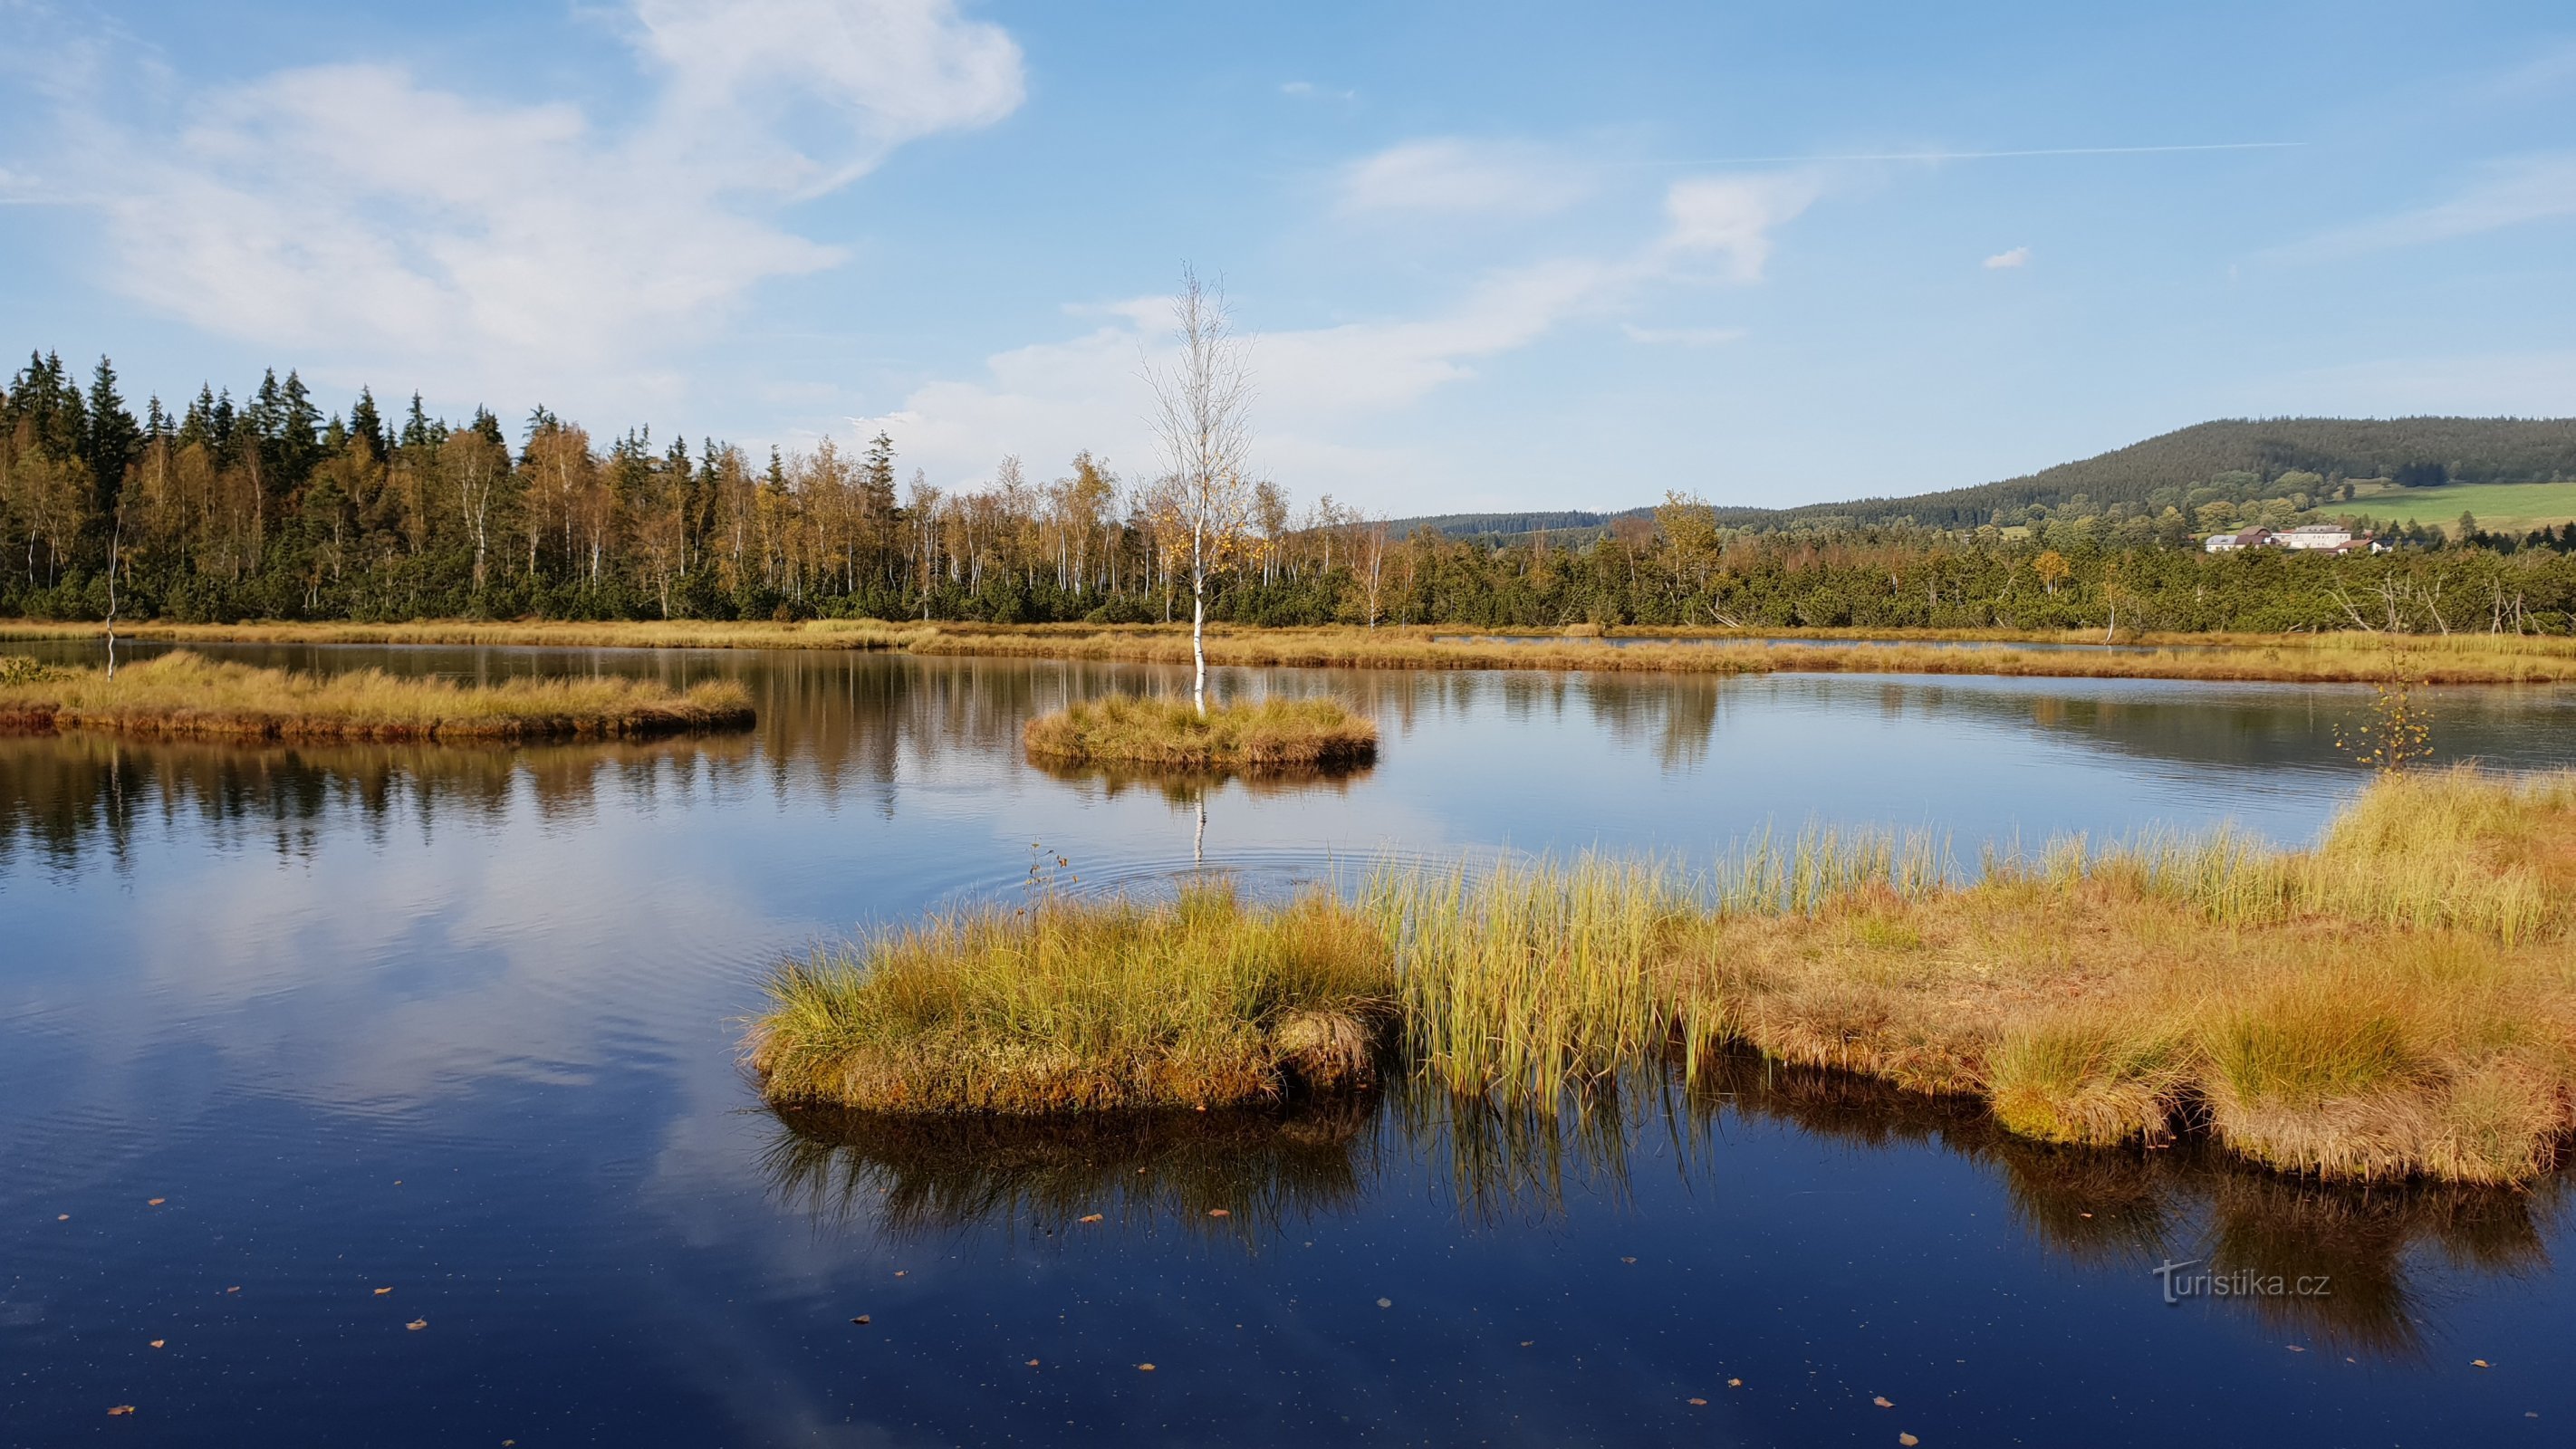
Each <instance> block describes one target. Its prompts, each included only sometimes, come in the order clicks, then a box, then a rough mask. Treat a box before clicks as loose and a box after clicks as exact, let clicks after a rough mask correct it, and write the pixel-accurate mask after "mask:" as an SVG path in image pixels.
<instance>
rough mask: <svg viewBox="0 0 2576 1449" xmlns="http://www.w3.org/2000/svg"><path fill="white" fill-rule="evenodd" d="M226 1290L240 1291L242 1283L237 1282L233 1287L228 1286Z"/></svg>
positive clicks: (230, 1291)
mask: <svg viewBox="0 0 2576 1449" xmlns="http://www.w3.org/2000/svg"><path fill="white" fill-rule="evenodd" d="M224 1291H225V1292H227V1293H239V1292H240V1291H241V1285H240V1284H238V1283H236V1284H234V1285H233V1286H232V1287H230V1288H227V1289H225V1290H224Z"/></svg>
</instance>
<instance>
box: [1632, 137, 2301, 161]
mask: <svg viewBox="0 0 2576 1449" xmlns="http://www.w3.org/2000/svg"><path fill="white" fill-rule="evenodd" d="M2306 144H2308V143H2307V142H2305V141H2211V142H2205V143H2202V144H2199V145H2191V146H2045V147H2034V148H2031V149H2029V150H2022V151H1857V152H1852V153H1849V154H1846V155H1840V156H1716V157H1710V158H1708V159H1705V160H1696V161H1640V162H1636V163H1633V164H1636V165H1640V166H1770V165H1779V164H1782V163H1786V162H1792V161H2000V160H2005V159H2008V158H2012V157H2020V156H2153V155H2158V154H2162V153H2167V152H2174V151H2281V150H2287V149H2289V148H2291V147H2296V146H2304V145H2306Z"/></svg>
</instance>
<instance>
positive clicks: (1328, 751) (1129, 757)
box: [1020, 695, 1377, 771]
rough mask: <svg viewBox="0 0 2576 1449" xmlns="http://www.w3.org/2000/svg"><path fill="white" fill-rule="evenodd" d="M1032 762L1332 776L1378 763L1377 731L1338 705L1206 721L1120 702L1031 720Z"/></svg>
mask: <svg viewBox="0 0 2576 1449" xmlns="http://www.w3.org/2000/svg"><path fill="white" fill-rule="evenodd" d="M1020 737H1021V741H1022V743H1023V744H1025V745H1026V746H1027V748H1028V752H1029V757H1030V758H1031V759H1033V760H1037V761H1039V762H1040V763H1042V764H1047V765H1054V766H1059V767H1079V766H1088V765H1109V766H1130V767H1144V768H1152V769H1169V770H1191V771H1215V770H1245V771H1283V770H1285V771H1331V770H1343V769H1352V768H1356V767H1358V766H1361V765H1366V764H1369V763H1371V762H1373V761H1375V760H1376V759H1377V725H1376V723H1375V722H1373V721H1371V720H1367V719H1364V718H1361V717H1360V716H1358V715H1354V714H1352V713H1351V712H1350V711H1349V710H1347V709H1344V708H1343V707H1342V706H1341V704H1340V703H1339V702H1338V701H1335V700H1330V699H1265V700H1261V701H1259V702H1258V703H1248V702H1238V703H1234V704H1223V705H1217V706H1214V707H1212V708H1210V709H1209V710H1208V711H1207V712H1206V713H1204V714H1202V713H1200V712H1199V711H1198V710H1197V709H1196V708H1194V707H1193V706H1192V705H1191V704H1190V702H1189V701H1188V700H1184V699H1147V698H1141V697H1138V696H1135V695H1112V696H1110V697H1108V698H1106V699H1096V700H1083V701H1079V702H1077V703H1074V704H1071V705H1068V706H1066V707H1065V708H1063V709H1060V710H1056V711H1055V712H1053V713H1051V714H1045V715H1041V716H1039V717H1038V718H1036V719H1033V720H1031V721H1029V723H1028V725H1027V727H1026V728H1025V729H1024V730H1022V732H1021V736H1020Z"/></svg>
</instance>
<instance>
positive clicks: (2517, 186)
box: [2274, 152, 2576, 260]
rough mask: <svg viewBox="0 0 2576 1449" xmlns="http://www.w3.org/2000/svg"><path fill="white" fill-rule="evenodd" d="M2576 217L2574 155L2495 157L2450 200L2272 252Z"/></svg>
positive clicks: (2387, 245) (2329, 252) (2334, 252)
mask: <svg viewBox="0 0 2576 1449" xmlns="http://www.w3.org/2000/svg"><path fill="white" fill-rule="evenodd" d="M2564 216H2576V153H2570V152H2558V153H2554V154H2549V155H2541V156H2523V157H2517V158H2514V159H2512V160H2505V161H2491V162H2488V163H2487V164H2486V165H2484V166H2483V167H2480V168H2479V170H2478V174H2477V175H2476V177H2475V178H2474V179H2473V180H2471V181H2470V182H2469V184H2468V185H2466V186H2464V187H2462V188H2461V189H2460V190H2459V191H2458V192H2457V193H2456V194H2454V195H2453V196H2451V197H2450V198H2449V199H2448V200H2445V201H2439V202H2435V203H2434V204H2432V205H2430V206H2424V207H2418V208H2416V209H2415V210H2412V211H2402V212H2399V213H2397V214H2396V215H2394V216H2386V217H2381V218H2379V219H2377V220H2375V221H2366V222H2362V223H2360V224H2359V225H2356V226H2348V227H2341V228H2338V229H2336V230H2334V231H2329V232H2326V233H2324V234H2322V235H2319V236H2315V237H2311V238H2309V239H2308V240H2306V241H2301V242H2294V243H2292V244H2290V245H2289V246H2286V247H2283V248H2281V249H2280V250H2279V251H2277V252H2275V253H2274V255H2276V256H2281V257H2287V258H2291V259H2295V260H2309V259H2321V258H2331V257H2341V256H2355V255H2359V254H2362V253H2366V252H2377V251H2387V250H2391V249H2393V248H2397V247H2410V246H2423V245H2426V244H2428V243H2431V242H2442V241H2451V240H2453V239H2456V238H2459V237H2467V236H2477V235H2480V234H2482V233H2485V232H2491V231H2501V230H2503V229H2505V228H2506V227H2513V226H2521V225H2523V224H2525V223H2528V222H2534V221H2547V220H2551V219H2554V218H2557V217H2564Z"/></svg>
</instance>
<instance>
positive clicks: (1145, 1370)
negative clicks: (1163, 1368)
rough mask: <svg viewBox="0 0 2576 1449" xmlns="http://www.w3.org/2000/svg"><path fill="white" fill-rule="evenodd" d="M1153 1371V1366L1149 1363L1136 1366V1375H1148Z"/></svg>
mask: <svg viewBox="0 0 2576 1449" xmlns="http://www.w3.org/2000/svg"><path fill="white" fill-rule="evenodd" d="M1153 1371H1154V1366H1153V1365H1152V1364H1149V1363H1140V1364H1138V1365H1136V1372H1138V1373H1140V1374H1149V1373H1152V1372H1153Z"/></svg>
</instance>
